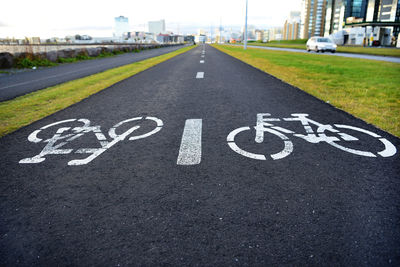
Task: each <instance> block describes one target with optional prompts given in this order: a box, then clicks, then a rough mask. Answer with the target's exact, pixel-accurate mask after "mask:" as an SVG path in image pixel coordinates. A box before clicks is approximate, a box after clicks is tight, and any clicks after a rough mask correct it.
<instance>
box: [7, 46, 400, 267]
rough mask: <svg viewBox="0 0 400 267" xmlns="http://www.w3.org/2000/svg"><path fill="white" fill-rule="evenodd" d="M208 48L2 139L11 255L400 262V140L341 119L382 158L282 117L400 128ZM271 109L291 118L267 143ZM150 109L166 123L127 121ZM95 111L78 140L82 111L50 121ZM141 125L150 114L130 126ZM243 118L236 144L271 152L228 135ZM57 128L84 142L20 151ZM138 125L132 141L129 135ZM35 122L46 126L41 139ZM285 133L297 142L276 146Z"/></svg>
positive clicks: (89, 261)
mask: <svg viewBox="0 0 400 267" xmlns="http://www.w3.org/2000/svg"><path fill="white" fill-rule="evenodd" d="M202 49H203V47H202V46H199V47H198V48H195V49H192V50H190V51H188V52H187V53H185V54H182V55H179V56H177V57H175V58H173V59H171V60H168V61H166V62H163V63H161V64H159V65H157V66H155V67H152V68H150V69H148V70H146V71H144V72H142V73H139V74H137V75H135V76H133V77H131V78H129V79H126V80H124V81H122V82H119V83H117V84H115V85H113V86H111V87H110V88H108V89H107V90H104V91H102V92H99V93H97V94H95V95H93V96H91V97H89V98H87V99H85V100H83V101H82V102H80V103H78V104H75V105H73V106H71V107H69V108H67V109H65V110H63V111H60V112H57V113H56V114H54V115H51V116H49V117H47V118H44V119H42V120H40V121H38V122H35V123H33V124H32V125H30V126H27V127H25V128H22V129H20V130H18V131H16V132H15V133H12V134H10V135H8V136H5V137H3V138H1V139H0V151H2V153H1V160H0V177H2V179H1V180H0V259H1V263H2V265H14V264H16V263H19V264H20V265H56V264H57V265H121V266H122V265H162V264H165V265H167V264H168V265H213V266H214V265H278V264H279V265H283V264H287V265H322V264H324V265H326V264H334V265H356V264H362V265H387V264H393V265H396V264H399V262H400V258H399V254H398V251H399V248H400V229H399V227H398V225H399V218H400V216H399V215H400V210H399V205H398V203H399V201H400V186H399V181H400V180H399V178H400V175H399V173H400V164H399V163H400V159H399V152H398V151H397V152H396V154H395V155H393V156H390V157H382V156H380V155H378V154H377V153H376V152H378V151H381V150H382V149H384V145H383V143H382V141H380V139H379V138H378V137H372V136H371V135H369V134H365V132H364V133H361V132H360V131H358V130H357V131H352V130H349V129H345V130H346V131H345V130H343V129H344V128H339V129H341V130H340V131H339V132H340V133H343V132H347V133H349V134H351V135H354V136H356V137H358V138H360V141H347V142H344V143H343V144H345V145H346V146H347V147H351V148H353V149H355V150H363V151H372V152H374V153H375V154H376V155H377V157H365V156H359V155H355V154H353V153H348V152H346V151H343V150H340V149H337V148H335V147H334V146H332V145H330V144H328V143H326V142H320V143H310V142H308V141H306V140H304V139H302V138H300V137H296V136H294V134H295V133H297V134H305V133H306V128H305V127H304V126H302V124H301V123H300V122H296V121H286V120H284V119H285V118H293V117H295V116H292V115H291V114H295V113H303V114H304V113H306V114H309V117H310V118H311V119H312V120H314V121H315V122H319V123H323V124H330V125H333V126H332V127H333V128H335V129H338V128H337V127H336V126H335V125H351V126H354V127H358V128H359V129H364V130H367V131H369V132H371V133H374V134H377V135H379V136H381V137H380V138H381V139H382V138H384V139H385V140H387V141H389V142H390V143H391V144H393V145H394V146H395V147H396V148H397V149H398V148H399V147H400V140H399V139H398V138H396V137H394V136H392V135H390V134H387V133H385V132H383V131H381V130H379V129H377V128H375V127H374V126H372V125H369V124H367V123H365V122H363V121H361V120H359V119H356V118H354V117H352V116H351V115H349V114H347V113H345V112H343V111H340V110H338V109H335V108H334V107H332V106H331V105H329V104H326V103H324V102H322V101H320V100H318V99H316V98H314V97H312V96H310V95H308V94H306V93H304V92H302V91H301V90H299V89H297V88H294V87H292V86H290V85H288V84H285V83H283V82H282V81H280V80H278V79H276V78H274V77H272V76H270V75H268V74H265V73H263V72H261V71H259V70H257V69H254V68H252V67H250V66H249V65H247V64H245V63H243V62H240V61H238V60H236V59H234V58H232V57H230V56H228V55H226V54H223V53H222V52H219V51H217V50H216V49H214V48H212V47H210V46H206V47H205V53H204V55H203V54H202ZM201 61H204V63H200V62H201ZM199 73H203V74H202V75H200V74H199ZM196 77H198V78H196ZM201 77H203V78H201ZM261 113H270V114H271V116H266V117H265V118H269V117H272V118H278V119H280V120H279V121H278V120H274V121H268V122H267V123H270V124H272V125H273V126H267V125H265V128H266V129H268V130H269V132H265V133H264V134H265V135H264V141H263V142H262V143H257V142H255V136H256V130H255V129H254V128H253V127H254V126H256V121H257V114H261ZM137 117H144V118H149V117H150V118H157V119H159V120H161V121H162V124H157V123H155V121H154V120H153V121H152V120H151V119H147V120H146V119H145V120H143V121H141V122H140V123H137V122H138V121H137V120H136V121H130V122H125V123H122V124H121V123H119V122H124V121H126V120H127V119H130V118H137ZM81 118H86V119H88V120H90V121H91V123H92V126H95V125H100V126H101V127H100V128H93V129H92V130H93V131H92V132H90V131H89V130H90V129H89V128H86V130H87V131H88V133H87V134H85V135H83V136H82V137H79V138H76V139H73V138H75V137H77V134H78V133H82V131H83V130H84V129H83V128H82V129H81V131H79V129H78V130H76V131H75V132H72V131H71V130H72V129H67V128H68V127H67V126H70V127H78V126H82V124H83V123H82V121H81V122H78V121H76V120H75V121H69V122H66V123H65V124H59V125H53V126H50V127H47V128H46V126H48V125H51V124H54V123H56V122H59V121H62V120H68V119H71V120H72V119H81ZM187 120H189V121H187ZM200 122H201V124H200ZM135 125H140V126H142V128H140V129H137V130H134V131H133V132H131V133H129V131H130V130H132V129H133V127H134V126H135ZM115 126H116V127H115ZM311 126H313V125H311ZM157 127H159V131H158V132H155V133H154V134H152V135H149V133H150V132H151V131H153V130H155V129H156V128H157ZM242 127H249V129H248V130H245V131H242V132H240V133H237V135H236V136H235V139H234V142H235V144H236V145H237V146H238V147H240V148H241V149H243V150H245V151H247V152H251V153H254V154H262V155H265V156H266V160H256V159H253V158H251V157H246V156H243V155H241V154H239V153H237V152H235V151H234V150H233V149H232V148H231V147H230V145H229V144H228V143H229V142H228V141H227V138H228V136H229V135H230V133H232V132H233V131H234V130H236V129H240V128H242ZM272 127H280V128H272ZM313 128H314V132H315V133H316V131H317V130H316V128H315V127H314V126H313ZM39 129H42V130H41V131H40V132H36V133H37V134H36V135H35V134H34V135H31V133H33V132H35V131H36V130H39ZM253 129H254V130H253ZM285 129H286V132H284V131H285ZM273 130H274V131H273ZM288 130H290V131H292V132H293V133H288ZM56 132H58V135H59V137H62V136H64V137H65V136H66V135H67V134H69V133H71V132H72V133H73V134H72V135H71V136H68V137H66V138H64V139H62V140H59V141H58V142H56V143H55V144H54V146H55V145H60V144H61V143H62V142H64V143H66V144H65V145H64V146H61V147H58V149H60V151H59V152H60V153H61V152H62V153H66V152H67V151H65V150H64V151H61V149H72V152H71V153H68V154H52V155H45V156H43V158H45V160H44V161H42V162H40V163H23V164H21V163H19V162H20V161H21V160H22V159H26V158H29V157H31V158H32V157H34V156H35V155H38V154H39V153H40V152H41V151H42V150H43V148H44V147H45V146H46V145H47V144H50V143H51V142H52V141H51V140H54V138H55V137H54V136H56ZM127 132H128V133H129V134H128V135H127V136H126V138H125V139H124V140H120V141H118V140H117V137H115V136H122V135H123V133H127ZM199 132H200V133H201V136H200V138H199ZM74 133H75V135H74ZM95 133H96V134H97V135H95ZM277 133H280V134H281V135H282V134H283V135H284V136H286V137H287V138H288V139H287V140H284V139H282V138H281V137H282V136H281V137H280V136H279V134H277ZM101 134H103V135H104V137H102V136H101ZM146 134H147V135H149V136H147V137H144V135H146ZM322 134H326V135H327V136H329V137H335V136H337V133H334V132H329V131H324V132H321V133H319V137H321V135H322ZM29 136H30V137H31V138H30V141H32V142H30V141H29V140H28V137H29ZM35 136H36V137H37V138H41V139H42V140H41V141H39V142H38V143H35V142H34V141H38V140H36V139H35V138H34V137H35ZM112 136H114V137H115V138H114V139H112V138H111V137H112ZM132 137H133V138H134V137H136V138H138V137H143V138H141V139H137V140H129V138H132ZM47 138H48V139H47ZM103 138H104V139H106V140H104V139H103ZM69 139H73V140H70V141H68V140H69ZM46 140H47V142H44V141H46ZM115 140H117V141H118V142H117V143H116V144H115V145H113V146H111V147H109V148H108V149H106V151H103V153H102V154H100V155H99V156H98V157H96V158H94V159H93V160H92V161H90V162H88V163H87V164H84V165H68V163H69V162H71V161H74V160H77V159H84V158H87V157H88V156H90V155H91V154H90V153H89V154H80V153H75V152H77V151H78V150H79V149H83V148H95V147H96V148H100V147H101V145H100V142H103V143H101V144H102V145H103V147H107V145H108V146H109V144H111V142H112V141H115ZM285 141H290V142H292V145H293V151H292V152H291V153H290V154H289V155H287V156H286V157H284V158H282V159H276V160H274V159H272V158H271V157H270V155H272V154H274V153H277V152H279V151H282V150H283V148H284V144H285ZM314 141H315V140H314ZM199 144H200V147H199ZM54 146H53V148H54ZM52 151H53V152H55V150H52ZM85 151H86V152H90V151H89V150H85ZM93 151H94V150H93ZM93 151H92V152H93ZM96 151H99V150H96ZM81 152H84V151H82V150H81ZM93 153H94V152H93ZM199 156H200V161H198V159H199ZM190 164H191V165H190Z"/></svg>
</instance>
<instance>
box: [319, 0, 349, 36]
mask: <svg viewBox="0 0 400 267" xmlns="http://www.w3.org/2000/svg"><path fill="white" fill-rule="evenodd" d="M344 18H345V0H328V1H327V5H326V16H325V33H324V36H329V35H331V34H332V33H335V32H338V31H341V30H342V29H343V25H344V21H345V19H344Z"/></svg>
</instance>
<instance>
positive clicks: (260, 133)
mask: <svg viewBox="0 0 400 267" xmlns="http://www.w3.org/2000/svg"><path fill="white" fill-rule="evenodd" d="M291 115H292V116H293V117H290V118H282V120H283V121H286V122H298V123H301V125H302V126H303V128H304V132H305V133H295V132H293V131H291V130H289V129H285V128H283V127H280V126H275V125H274V124H273V123H275V122H279V121H281V119H279V118H271V117H270V116H271V114H269V113H258V114H257V120H256V126H254V129H255V131H256V132H255V138H254V141H255V142H256V143H259V144H261V143H263V142H264V139H265V138H267V137H266V136H265V134H266V133H269V134H273V135H276V136H277V137H279V138H280V139H281V140H282V141H283V144H284V148H283V149H282V151H280V152H278V153H275V154H271V155H269V156H270V157H271V158H272V159H273V160H278V159H283V158H285V157H287V156H289V155H290V154H291V153H292V152H293V149H294V147H293V143H292V141H291V140H290V139H289V137H288V136H287V135H286V134H290V135H292V136H294V137H298V138H301V139H302V140H305V141H307V142H308V143H311V144H317V143H321V142H324V143H327V144H329V145H331V146H333V147H335V148H337V149H340V150H342V151H345V152H348V153H351V154H354V155H358V156H363V157H370V158H376V157H378V156H381V157H391V156H393V155H395V154H396V153H397V149H396V147H395V146H394V145H393V144H392V143H391V142H389V141H388V140H387V139H386V138H383V137H381V136H380V135H378V134H376V133H373V132H371V131H368V130H365V129H362V128H358V127H354V126H350V125H344V124H334V125H330V124H322V123H319V122H317V121H314V120H312V119H310V118H308V116H309V115H308V114H305V113H294V114H291ZM312 126H314V127H316V130H317V131H316V132H315V131H314V129H313V127H312ZM335 127H336V128H335ZM250 129H251V128H250V127H249V126H246V127H240V128H237V129H235V130H233V131H231V132H230V133H229V135H228V137H227V143H228V146H229V147H230V148H231V149H232V150H233V151H234V152H236V153H238V154H240V155H242V156H245V157H248V158H251V159H257V160H266V159H267V157H266V155H262V154H255V153H252V152H249V151H245V150H243V149H241V148H240V146H239V145H238V144H237V143H236V142H235V136H236V135H237V134H239V133H241V132H244V131H248V130H250ZM341 129H349V130H353V131H356V132H358V133H362V134H366V135H369V136H370V137H372V138H376V139H378V140H379V141H380V142H381V143H382V144H383V145H384V149H383V150H382V151H377V152H371V151H364V150H359V149H353V148H349V147H346V146H345V145H346V144H347V142H353V141H359V139H358V138H357V137H355V136H353V135H350V134H347V133H343V132H341ZM332 135H334V136H332ZM335 135H336V136H335ZM339 142H340V143H339Z"/></svg>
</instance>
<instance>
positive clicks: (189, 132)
mask: <svg viewBox="0 0 400 267" xmlns="http://www.w3.org/2000/svg"><path fill="white" fill-rule="evenodd" d="M201 128H202V120H201V119H190V120H186V122H185V128H184V129H183V135H182V141H181V147H180V149H179V155H178V160H177V162H176V163H177V164H178V165H196V164H199V163H200V161H201Z"/></svg>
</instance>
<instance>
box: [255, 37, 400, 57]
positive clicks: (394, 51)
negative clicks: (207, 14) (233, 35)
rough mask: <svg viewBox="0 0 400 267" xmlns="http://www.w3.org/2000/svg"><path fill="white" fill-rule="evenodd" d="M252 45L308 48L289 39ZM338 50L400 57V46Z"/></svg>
mask: <svg viewBox="0 0 400 267" xmlns="http://www.w3.org/2000/svg"><path fill="white" fill-rule="evenodd" d="M293 41H297V40H293ZM300 41H301V40H300ZM250 45H254V46H267V47H282V48H293V49H301V50H306V44H305V43H301V42H299V43H295V42H293V43H288V41H280V42H279V41H271V42H269V43H251V44H250ZM336 51H337V52H340V53H356V54H366V55H377V56H390V57H400V49H399V48H377V47H356V46H338V47H337V49H336Z"/></svg>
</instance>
